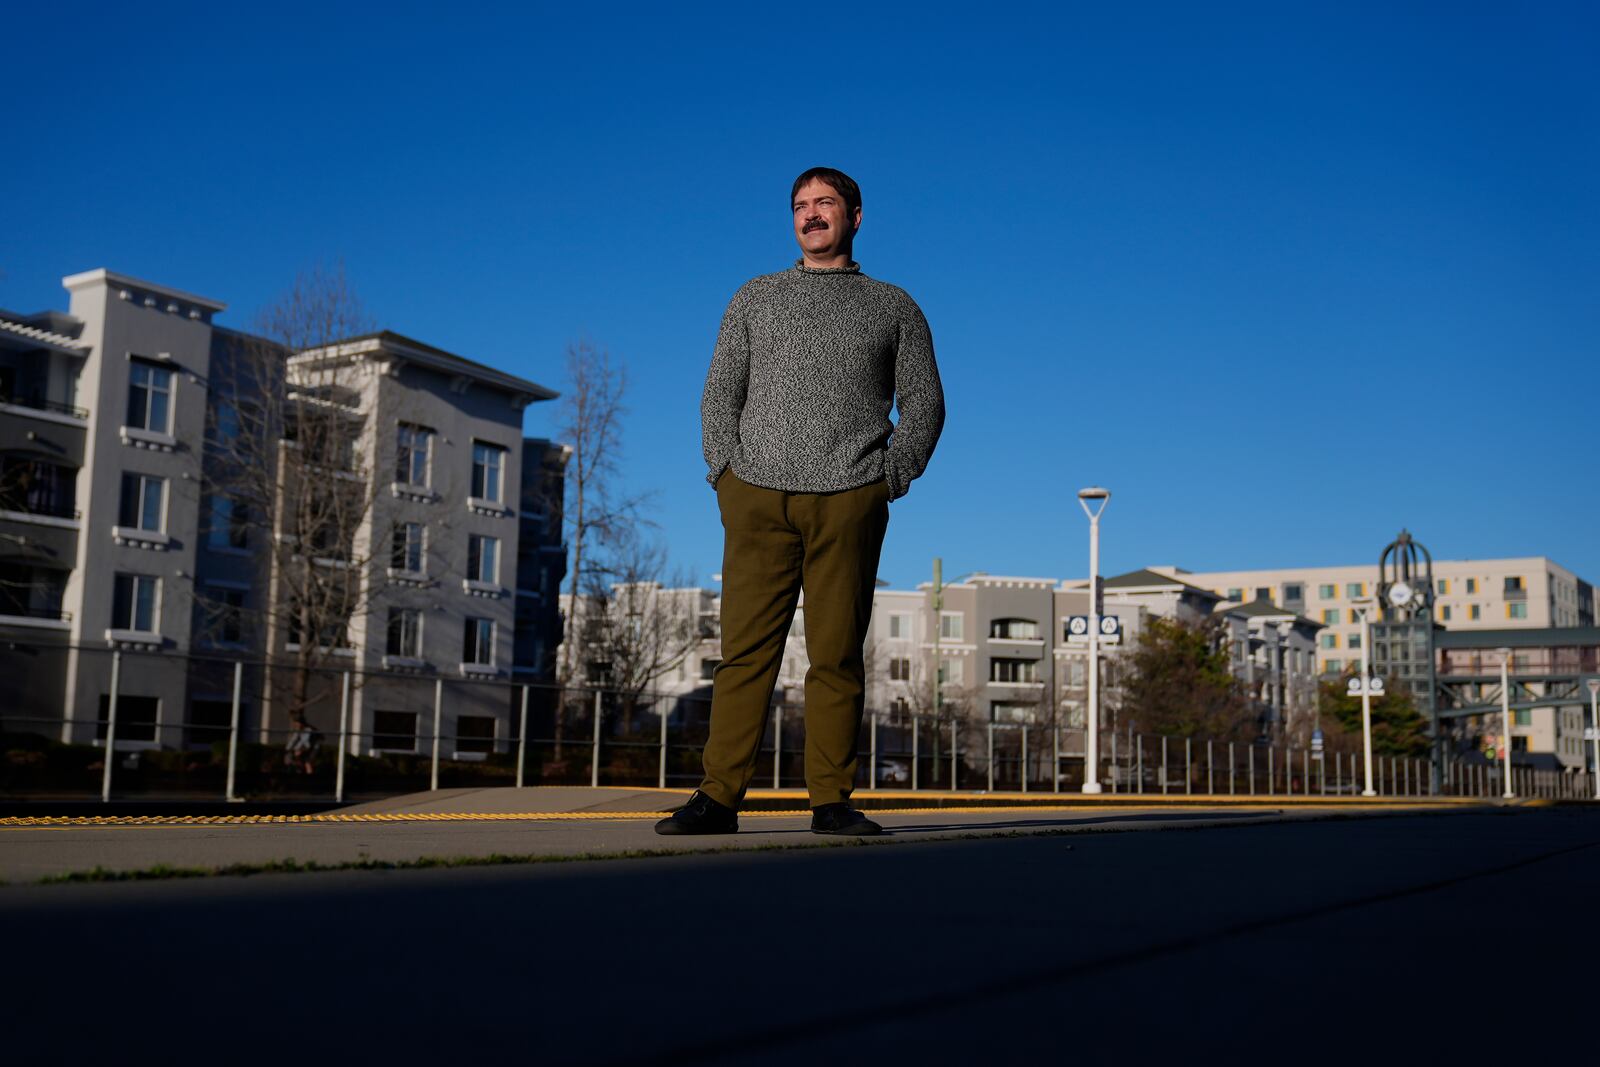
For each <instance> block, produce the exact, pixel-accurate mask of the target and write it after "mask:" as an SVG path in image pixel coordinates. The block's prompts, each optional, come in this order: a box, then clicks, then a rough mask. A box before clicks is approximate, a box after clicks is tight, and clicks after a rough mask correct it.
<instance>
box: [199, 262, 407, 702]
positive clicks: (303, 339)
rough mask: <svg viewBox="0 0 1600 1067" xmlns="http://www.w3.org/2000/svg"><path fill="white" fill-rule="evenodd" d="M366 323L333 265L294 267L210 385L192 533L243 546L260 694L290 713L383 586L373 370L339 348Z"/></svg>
mask: <svg viewBox="0 0 1600 1067" xmlns="http://www.w3.org/2000/svg"><path fill="white" fill-rule="evenodd" d="M368 328H369V327H368V321H367V318H366V315H365V313H364V312H363V310H362V308H361V304H360V302H359V300H358V299H357V298H356V296H355V294H354V292H353V291H352V290H351V288H350V286H349V283H348V281H347V280H346V278H345V276H344V273H343V271H342V270H334V271H331V272H324V271H320V270H319V271H313V272H310V273H307V274H303V275H301V276H300V277H298V278H297V279H296V280H295V282H294V284H293V286H292V287H291V288H290V289H289V290H288V292H286V293H285V294H284V295H283V296H282V297H281V298H279V299H278V300H277V301H275V302H274V303H272V304H271V305H269V306H268V307H266V308H265V309H264V310H263V311H262V313H261V315H260V319H259V323H258V327H257V336H249V335H242V334H240V335H232V336H230V337H229V338H228V340H229V342H230V343H231V345H232V351H231V352H230V353H229V354H228V358H225V359H221V360H219V361H218V363H217V366H216V368H215V369H214V374H213V381H212V383H211V387H212V390H213V392H214V395H216V396H217V397H218V398H219V402H217V403H216V404H214V405H213V408H212V415H211V421H210V424H209V425H208V426H207V442H206V444H207V448H206V457H205V462H204V464H203V476H202V477H203V486H204V490H205V492H206V494H207V498H208V501H207V506H206V508H205V510H204V512H203V519H202V523H203V526H204V529H203V534H204V535H205V536H208V537H210V538H212V540H213V544H222V545H231V546H234V547H237V548H239V549H244V550H247V551H248V552H250V553H251V556H252V559H253V560H254V562H255V565H256V567H257V568H258V577H259V579H260V580H261V581H260V583H259V584H258V588H264V589H265V590H266V598H265V603H263V604H261V605H259V608H258V610H256V611H253V612H252V613H251V616H252V618H255V619H259V620H260V624H261V625H262V627H263V628H264V633H261V634H257V635H254V636H256V637H257V638H259V639H262V640H264V646H265V649H266V658H267V661H268V664H269V668H268V672H267V677H266V679H265V683H266V686H267V689H268V693H269V696H268V699H269V700H270V701H271V702H272V703H273V704H274V705H275V706H276V707H277V708H278V709H279V710H282V711H284V712H286V713H287V714H288V715H289V716H290V717H291V718H293V717H299V716H302V715H304V714H305V712H306V710H307V708H308V707H309V706H311V704H312V703H313V702H315V701H317V700H319V699H323V698H324V696H325V694H323V693H321V692H319V691H318V690H317V687H316V686H315V685H314V684H313V679H314V678H315V677H316V675H317V672H318V671H319V670H320V669H323V668H326V667H327V666H328V665H329V663H330V661H331V660H332V658H333V657H335V656H336V655H339V654H341V653H344V652H345V650H348V649H350V648H352V647H353V639H352V635H351V633H350V626H351V622H352V620H353V619H355V618H358V617H362V616H365V615H366V614H367V611H368V608H369V606H370V602H371V600H372V598H373V597H374V596H375V595H377V594H378V593H379V592H380V591H381V590H382V588H383V583H382V582H379V581H374V580H372V570H373V567H374V564H375V563H377V562H378V561H379V560H381V559H383V558H386V557H387V556H388V555H389V554H390V553H392V551H393V550H394V546H393V545H392V543H391V534H390V531H387V530H380V529H377V528H376V524H375V523H374V521H373V518H374V502H375V500H376V497H377V492H378V487H379V486H380V485H386V484H387V483H388V481H389V480H390V479H387V478H384V477H382V476H381V474H380V472H379V470H378V460H379V457H378V456H377V455H376V454H375V453H376V452H377V442H378V435H377V434H375V433H373V432H370V431H371V428H370V427H368V426H367V418H368V414H367V413H368V412H370V411H372V410H373V408H374V404H373V399H374V397H375V396H376V390H377V388H378V378H379V377H380V376H381V371H380V370H379V369H378V368H376V367H375V366H373V365H372V364H370V363H368V362H366V361H364V360H361V359H358V358H354V357H353V355H352V354H351V353H349V352H347V351H346V350H345V347H344V346H342V345H341V342H344V341H347V340H348V339H350V338H352V337H355V336H357V335H359V334H361V333H363V332H366V331H367V330H368ZM196 595H197V596H199V597H202V598H206V597H207V593H206V592H205V591H204V590H199V591H197V594H196ZM202 608H203V612H202V614H203V615H204V617H205V618H206V619H209V620H212V625H213V626H228V625H230V624H236V622H234V621H232V620H230V611H231V610H232V609H231V607H230V606H229V605H226V604H209V603H202Z"/></svg>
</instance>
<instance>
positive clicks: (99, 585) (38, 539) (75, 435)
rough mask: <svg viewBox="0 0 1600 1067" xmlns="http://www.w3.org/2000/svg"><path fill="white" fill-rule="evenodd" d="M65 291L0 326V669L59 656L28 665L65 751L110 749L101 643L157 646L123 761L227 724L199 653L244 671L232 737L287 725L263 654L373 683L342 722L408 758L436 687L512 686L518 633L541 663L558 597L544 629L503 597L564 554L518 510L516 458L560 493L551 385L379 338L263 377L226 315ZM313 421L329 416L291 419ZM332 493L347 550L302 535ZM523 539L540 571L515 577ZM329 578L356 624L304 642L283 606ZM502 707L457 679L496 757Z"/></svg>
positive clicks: (122, 717) (297, 613)
mask: <svg viewBox="0 0 1600 1067" xmlns="http://www.w3.org/2000/svg"><path fill="white" fill-rule="evenodd" d="M63 284H64V285H65V287H66V288H67V290H68V292H69V293H70V306H69V310H68V311H67V312H66V313H61V312H45V313H42V314H39V315H30V316H22V315H14V314H10V313H0V454H3V459H0V462H3V464H4V477H3V479H0V567H3V568H4V578H5V582H4V589H5V592H4V594H3V601H0V639H4V640H6V641H7V642H8V644H7V646H6V648H5V650H4V651H5V654H6V655H7V656H8V657H11V658H13V659H15V660H16V662H15V663H13V664H12V666H14V667H16V666H20V665H21V663H22V661H23V659H25V658H26V657H28V656H30V655H34V654H35V653H37V651H38V650H40V649H49V648H51V647H52V646H53V647H55V648H57V649H59V650H61V655H56V656H46V657H45V660H44V661H40V662H45V661H48V662H49V663H51V664H55V663H57V662H60V663H61V664H62V666H61V667H60V668H59V669H56V668H54V667H52V668H50V669H47V670H43V671H40V672H37V675H36V676H37V677H38V681H39V685H40V686H41V687H43V689H45V690H47V691H48V692H46V693H45V694H44V695H43V696H41V695H39V694H38V693H35V694H34V698H33V700H32V701H31V706H32V707H34V708H41V707H51V706H53V707H55V708H57V709H59V712H60V714H61V724H60V727H59V731H60V735H61V737H62V738H63V739H64V740H74V741H85V740H89V739H90V738H92V737H94V736H95V734H96V733H97V732H98V733H100V734H102V736H103V727H99V728H98V729H97V727H96V723H97V721H101V720H103V719H104V716H105V708H106V704H107V702H108V694H109V684H110V680H109V672H108V670H107V655H106V653H107V652H108V651H111V650H118V649H120V650H125V651H127V652H130V653H156V655H129V656H124V657H123V662H122V666H121V677H120V679H119V684H118V721H119V729H118V733H119V742H120V743H125V744H127V745H130V746H138V745H141V744H161V743H165V744H172V743H174V741H175V740H176V737H177V736H178V735H176V734H174V733H172V731H171V728H172V727H175V726H183V727H188V726H195V727H214V726H216V725H217V723H216V719H217V717H218V716H219V715H220V714H222V710H223V709H224V708H226V707H227V705H228V703H229V697H230V694H229V693H228V691H227V690H228V687H227V684H226V680H225V679H224V678H222V677H220V676H219V675H218V674H217V672H215V671H210V670H205V669H201V668H199V667H197V666H196V665H195V662H190V661H188V660H186V658H185V657H187V656H190V655H191V654H193V655H195V656H196V657H198V656H202V655H204V656H221V657H232V658H236V659H239V660H243V661H245V662H248V663H250V664H252V670H253V671H257V672H258V673H257V675H256V676H255V677H252V679H251V680H250V688H251V692H252V693H254V694H258V696H259V706H255V707H252V708H249V709H247V714H246V723H247V726H248V727H249V728H252V729H257V730H262V731H265V730H270V729H274V728H281V727H283V726H286V725H287V723H286V721H282V720H283V719H284V717H285V714H286V713H285V712H284V711H283V710H282V709H283V707H284V706H285V701H284V700H283V699H282V697H283V693H284V691H285V687H286V686H288V685H289V684H291V683H288V682H285V681H283V680H282V679H281V678H279V677H277V676H276V674H275V671H276V668H274V669H272V670H261V669H260V668H259V666H257V665H259V664H260V663H261V662H262V661H270V662H274V663H280V664H281V663H288V664H296V663H298V664H300V665H301V666H304V665H305V664H306V663H308V662H310V661H311V659H312V658H314V659H315V660H316V662H317V664H318V666H319V668H325V669H336V670H343V669H345V668H348V669H349V670H351V671H353V672H360V673H361V674H362V676H363V677H367V676H369V675H370V677H371V679H372V680H371V682H370V684H363V685H361V686H359V687H358V689H357V692H356V693H355V695H354V699H353V701H352V709H351V710H352V715H353V721H352V723H351V726H352V728H353V729H354V730H355V731H357V732H359V733H362V734H365V735H367V737H368V740H367V742H366V744H367V745H369V746H370V745H371V744H372V743H373V741H372V735H374V734H379V735H383V736H385V737H386V738H387V739H388V741H387V743H385V744H384V745H383V747H385V748H396V747H398V748H404V747H405V746H404V744H403V743H402V742H401V739H402V738H403V735H404V734H406V733H407V732H408V731H406V730H405V729H404V727H405V725H406V724H407V723H409V724H410V727H411V728H410V730H409V733H410V736H411V737H412V738H413V739H414V738H415V737H417V736H419V730H420V721H421V717H422V716H423V715H425V714H429V713H431V710H432V709H431V704H432V699H433V694H432V693H431V692H430V691H429V690H430V689H431V688H432V687H431V686H429V685H428V684H426V683H427V682H428V681H431V680H436V679H442V680H451V681H454V680H506V681H509V680H510V678H511V677H512V674H513V668H514V666H515V665H516V660H517V648H518V641H517V631H518V627H519V624H520V625H522V626H524V627H527V628H529V631H530V635H533V636H530V637H529V639H528V641H527V642H525V644H526V645H527V648H528V650H529V652H530V654H533V655H535V658H536V659H537V657H538V655H540V654H542V646H543V645H544V644H547V643H548V641H549V639H550V638H549V635H550V632H551V626H552V618H553V617H554V616H555V612H556V605H555V602H554V599H553V597H552V598H550V599H548V601H546V602H545V603H544V614H543V615H542V616H541V615H540V613H539V603H538V602H537V601H536V600H535V598H533V597H529V600H530V604H529V605H528V606H527V608H526V609H522V610H519V607H518V604H517V600H518V596H519V591H520V590H522V589H523V588H524V587H525V586H526V585H528V584H529V583H532V588H530V589H529V590H528V591H529V592H530V593H532V592H536V591H537V589H538V587H539V585H543V586H544V587H545V588H547V589H548V588H551V584H550V580H549V577H548V575H547V574H546V575H544V576H543V577H541V574H542V573H543V572H542V571H541V568H544V569H545V570H549V569H552V568H558V567H559V565H560V564H559V561H556V560H555V559H554V554H553V553H550V552H548V551H543V549H546V548H548V543H549V542H550V540H551V537H550V534H549V532H548V522H547V517H548V513H549V505H548V504H547V503H545V502H544V501H547V500H548V497H549V491H548V487H545V489H544V491H543V492H542V493H541V497H540V500H541V502H540V503H539V504H538V505H537V506H536V507H535V508H533V509H531V512H530V514H531V516H532V517H531V518H526V519H525V517H524V516H523V514H522V512H521V507H520V505H521V497H522V490H523V489H524V487H525V482H524V474H523V470H522V463H523V460H524V456H526V455H529V454H532V455H535V456H537V457H538V462H539V463H540V474H539V476H538V478H536V479H535V481H536V482H537V481H539V480H540V479H543V481H544V482H549V481H550V480H551V479H555V480H556V481H557V483H558V482H559V476H560V470H561V467H562V465H563V464H564V454H563V453H562V452H561V451H560V449H559V448H557V447H556V446H552V445H551V444H550V443H549V442H525V441H524V439H523V435H522V423H523V412H524V410H525V408H526V407H527V406H528V405H529V404H531V403H535V402H540V401H545V400H549V399H552V398H553V397H554V396H555V395H556V394H555V393H554V392H552V391H551V390H549V389H547V388H545V387H543V386H540V385H537V384H535V383H533V382H529V381H526V380H523V379H520V378H517V377H514V376H512V375H508V374H505V373H503V372H501V371H498V370H495V369H494V368H491V367H487V366H484V365H482V364H479V363H475V362H473V361H471V360H467V359H464V358H462V357H460V356H457V355H454V354H452V353H449V352H445V351H443V350H441V349H438V348H434V347H432V346H430V345H426V344H423V343H421V342H418V341H415V340H412V339H410V338H406V337H403V336H401V335H399V334H396V333H393V332H389V331H384V332H381V333H374V334H369V335H365V336H360V337H351V338H347V339H343V340H341V341H340V342H339V343H337V344H332V345H327V346H324V347H321V348H315V349H308V350H303V351H296V352H286V351H280V352H278V353H277V354H276V359H275V360H271V361H268V362H267V363H257V364H254V365H253V364H252V363H251V360H252V359H256V360H259V359H260V358H261V356H262V353H263V352H270V351H271V346H270V344H269V343H268V342H266V341H264V340H262V339H260V338H253V337H250V336H249V335H248V334H244V333H240V332H238V331H232V330H228V329H226V328H224V327H222V326H220V325H217V324H216V323H215V322H214V319H215V317H216V316H217V315H219V314H220V313H221V312H222V311H223V310H224V308H225V305H223V304H222V303H221V302H219V301H215V300H211V299H208V298H205V297H199V296H196V295H194V294H191V293H186V292H183V291H180V290H177V289H173V288H171V287H168V286H162V285H158V284H155V283H152V282H148V281H143V280H140V279H136V278H132V277H128V276H126V275H121V274H116V273H114V272H111V271H108V270H95V271H89V272H85V273H82V274H77V275H73V276H71V277H68V278H66V279H64V280H63ZM269 365H270V366H271V367H272V368H273V371H272V373H271V374H267V373H264V372H263V370H262V367H264V366H269ZM274 374H276V375H277V377H275V378H274V377H273V375H274ZM268 379H272V380H270V381H269V380H268ZM310 410H315V411H318V412H324V413H328V415H329V417H328V418H323V419H321V420H320V421H318V420H311V421H306V420H303V419H298V418H297V417H296V414H295V413H296V412H304V411H310ZM264 412H267V413H270V417H268V416H264V415H263V413H264ZM313 425H315V426H320V427H324V428H325V427H328V426H336V427H337V428H338V429H337V430H335V431H327V430H325V429H324V430H321V431H319V432H317V433H314V434H308V433H307V432H306V431H305V430H304V427H307V426H313ZM296 426H299V427H301V428H302V429H301V430H300V432H299V433H296V431H295V427H296ZM252 429H254V430H255V431H259V432H260V433H264V434H266V440H267V441H268V444H267V445H264V446H263V451H262V453H261V454H262V455H266V456H270V457H274V458H271V459H270V460H268V461H265V462H268V463H270V464H271V470H270V478H271V479H272V481H271V482H270V484H271V485H272V488H271V489H270V490H269V491H268V493H267V495H266V496H265V498H263V497H262V495H261V494H260V493H257V494H256V495H255V497H254V498H252V495H251V493H250V492H249V491H247V487H246V486H245V482H244V481H243V480H242V479H240V478H238V477H230V474H237V473H238V471H239V469H240V468H241V467H242V466H243V465H244V464H242V462H241V461H240V459H239V455H240V452H239V449H240V447H241V446H240V442H241V441H242V440H246V439H248V438H250V437H251V432H252ZM257 458H258V459H259V458H260V457H257ZM257 473H258V474H259V473H260V471H257ZM557 499H559V497H557ZM330 500H331V501H343V502H345V504H346V505H347V506H348V508H349V512H350V516H351V517H350V519H349V521H347V522H345V523H344V524H343V525H342V526H340V527H339V530H338V534H337V536H330V537H328V538H327V539H326V543H324V539H323V538H322V537H321V536H320V531H321V530H324V529H329V528H331V526H330V524H327V523H324V524H323V525H322V526H319V527H318V531H319V532H317V533H312V534H311V535H310V536H308V535H307V533H306V531H305V530H304V529H297V528H295V527H294V526H293V524H292V522H291V518H290V516H291V514H293V513H297V512H300V511H304V510H307V509H308V508H309V507H311V506H310V505H307V504H306V503H305V502H307V501H312V502H317V501H324V502H326V501H330ZM351 502H353V503H351ZM313 510H314V509H313ZM556 511H557V519H556V527H555V531H556V532H555V535H554V541H555V543H556V544H559V505H558V504H557V506H556ZM525 521H526V522H530V523H532V525H533V526H534V527H535V530H534V532H533V533H531V534H524V532H523V530H522V529H521V527H522V525H523V524H524V522H525ZM530 539H531V540H530ZM529 543H532V544H533V545H534V547H536V548H539V549H541V551H540V558H541V559H542V560H543V562H542V563H537V564H533V565H531V566H530V567H529V568H528V569H526V570H524V569H523V567H522V560H521V559H520V552H521V549H522V547H523V546H524V545H525V544H529ZM328 575H336V576H338V580H337V582H330V581H328V580H327V578H326V576H328ZM555 581H556V583H559V576H557V577H556V579H555ZM334 585H337V586H339V587H341V588H342V589H343V590H344V595H347V596H349V597H350V600H349V604H350V605H351V607H350V610H349V611H347V612H345V613H344V615H343V616H342V617H336V621H335V623H334V624H333V625H329V624H327V623H326V622H322V623H318V624H317V625H318V629H317V632H315V633H307V632H300V631H302V630H303V629H304V627H303V626H301V625H299V623H300V621H301V620H302V619H304V618H310V617H311V613H310V611H309V609H306V610H299V609H298V608H297V607H296V605H298V604H299V603H301V600H300V599H297V598H307V597H309V596H310V592H309V591H310V590H312V589H319V590H320V589H326V588H328V587H330V586H334ZM334 614H335V616H338V613H337V612H336V613H334ZM554 625H555V627H556V629H557V632H558V631H559V622H558V621H556V622H555V623H554ZM308 649H315V650H316V651H318V652H319V653H321V654H322V655H320V656H318V657H308V656H307V655H305V652H306V651H307V650H308ZM63 657H64V658H63ZM196 662H198V661H196ZM185 665H187V666H185ZM419 682H420V683H422V684H417V683H419ZM469 693H470V694H473V695H471V696H469V695H468V694H469ZM424 704H427V705H429V706H428V707H424V706H422V705H424ZM509 704H510V701H508V700H506V699H505V698H504V695H503V694H499V695H493V696H491V695H490V694H489V690H488V689H483V690H481V691H474V690H471V689H470V688H462V689H461V694H460V699H457V700H452V702H451V706H450V709H449V719H450V721H449V722H446V723H445V724H444V725H445V727H446V731H447V732H448V733H449V734H450V735H451V736H452V737H461V736H470V737H471V738H473V741H472V743H471V744H470V745H468V746H467V749H468V750H470V751H472V752H478V753H481V752H484V751H492V750H494V749H495V748H497V747H500V746H503V744H504V742H505V740H506V739H508V738H509V737H510V727H509V718H510V713H509V710H508V708H509ZM319 725H321V726H322V727H323V728H324V729H325V730H326V729H327V728H328V727H329V726H331V725H332V724H319ZM414 745H415V741H413V746H414ZM447 754H448V753H447Z"/></svg>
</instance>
